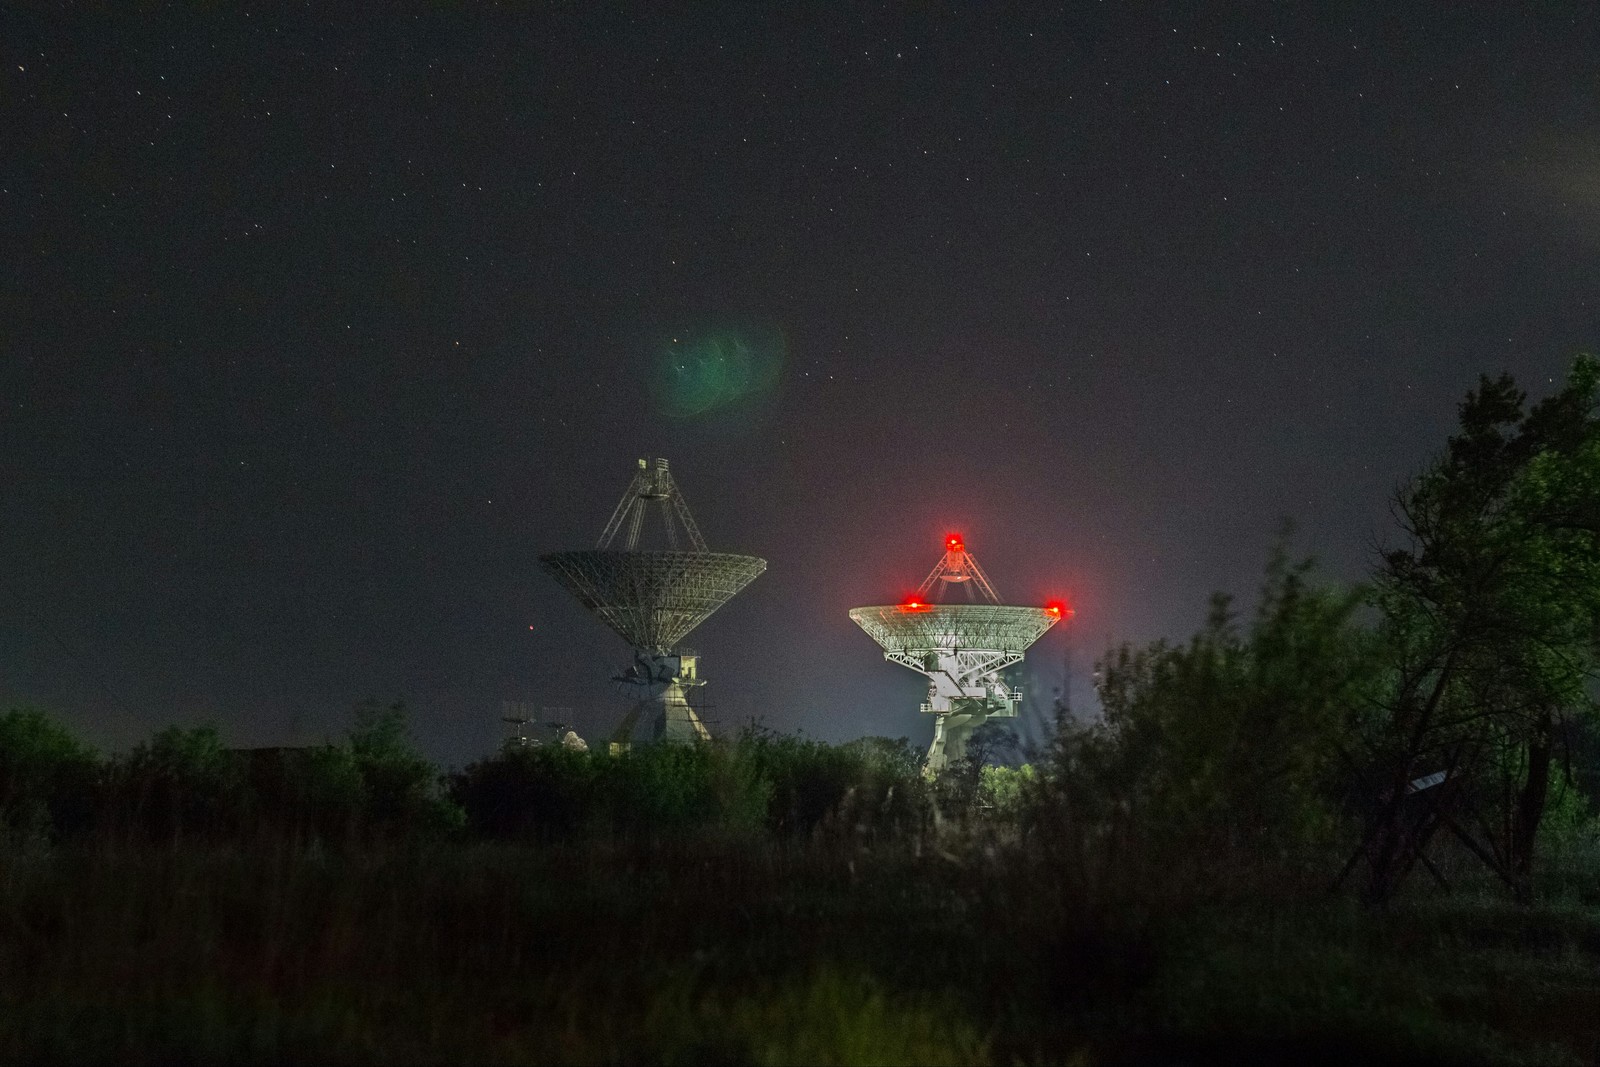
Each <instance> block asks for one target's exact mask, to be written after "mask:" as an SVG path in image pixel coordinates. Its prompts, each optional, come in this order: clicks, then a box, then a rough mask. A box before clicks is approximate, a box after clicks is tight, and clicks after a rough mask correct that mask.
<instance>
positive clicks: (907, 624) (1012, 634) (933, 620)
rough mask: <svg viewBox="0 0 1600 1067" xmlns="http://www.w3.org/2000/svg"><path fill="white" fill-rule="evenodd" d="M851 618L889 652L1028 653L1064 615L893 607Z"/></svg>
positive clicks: (992, 607)
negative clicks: (959, 651) (943, 650)
mask: <svg viewBox="0 0 1600 1067" xmlns="http://www.w3.org/2000/svg"><path fill="white" fill-rule="evenodd" d="M850 618H852V619H854V620H855V623H856V625H857V626H860V627H861V628H862V629H863V630H865V631H867V634H868V635H869V636H871V638H872V639H873V640H874V641H876V642H878V644H879V645H881V646H883V650H884V651H885V652H906V653H918V652H932V651H936V650H940V649H947V650H958V649H959V650H970V651H986V652H987V651H993V652H1025V651H1027V649H1028V646H1029V645H1031V644H1033V643H1034V642H1035V641H1037V640H1039V638H1040V637H1042V636H1043V635H1044V632H1045V631H1046V630H1048V629H1050V627H1052V626H1054V625H1055V624H1056V623H1058V622H1060V621H1061V614H1060V612H1057V611H1051V610H1050V609H1049V608H1021V607H1011V606H1009V605H1005V604H916V605H911V604H889V605H880V606H878V607H869V608H851V609H850Z"/></svg>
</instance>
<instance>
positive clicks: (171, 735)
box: [107, 726, 248, 840]
mask: <svg viewBox="0 0 1600 1067" xmlns="http://www.w3.org/2000/svg"><path fill="white" fill-rule="evenodd" d="M107 799H108V801H109V803H110V805H111V810H110V812H109V813H108V820H107V821H108V823H109V824H111V825H115V826H120V827H123V828H125V829H127V830H130V831H132V832H134V833H137V834H141V835H144V836H147V837H151V838H172V839H173V840H177V839H179V838H182V837H186V836H191V835H199V836H202V837H214V836H219V835H223V834H230V833H237V832H238V831H239V830H241V829H242V828H243V826H244V824H245V819H246V812H247V810H248V802H247V800H246V790H245V776H244V760H243V758H242V757H241V756H240V755H239V754H238V753H236V752H230V751H228V750H227V749H225V748H223V747H222V740H221V738H220V737H219V736H218V734H217V728H216V727H215V726H197V727H193V728H191V729H185V728H183V727H181V726H169V727H168V728H166V729H165V730H162V731H160V732H159V733H157V734H156V735H155V736H154V737H152V738H151V739H150V740H149V741H147V742H145V743H143V744H141V745H138V746H137V747H135V748H134V750H133V751H132V752H130V753H129V754H128V755H127V756H124V757H122V758H121V759H118V760H115V761H114V762H113V763H112V765H111V768H110V788H109V790H108V797H107Z"/></svg>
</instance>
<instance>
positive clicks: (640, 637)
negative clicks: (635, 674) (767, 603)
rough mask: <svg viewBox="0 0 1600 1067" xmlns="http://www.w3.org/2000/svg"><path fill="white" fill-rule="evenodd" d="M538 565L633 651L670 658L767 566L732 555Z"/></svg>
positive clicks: (599, 552)
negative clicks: (676, 649) (674, 650)
mask: <svg viewBox="0 0 1600 1067" xmlns="http://www.w3.org/2000/svg"><path fill="white" fill-rule="evenodd" d="M539 564H540V566H542V567H543V568H544V569H545V570H546V571H548V572H549V573H550V574H551V576H552V577H554V578H555V579H556V581H558V582H560V583H561V584H562V586H563V587H565V588H566V590H567V591H568V592H570V593H571V594H572V595H573V596H574V597H576V598H577V599H578V601H579V602H580V603H581V604H582V605H583V606H584V607H585V608H587V609H588V610H589V611H590V612H592V613H593V614H594V615H595V617H597V618H598V619H599V620H600V621H601V622H603V623H605V624H606V625H607V626H609V627H611V629H613V630H615V631H616V632H617V634H618V635H619V636H620V637H621V638H622V639H623V640H624V641H626V642H628V644H629V645H631V646H632V647H633V648H635V649H638V650H640V651H645V652H653V653H659V654H664V653H667V652H670V651H671V650H672V649H673V648H675V647H676V646H677V644H678V643H679V642H680V641H682V640H683V639H684V638H685V637H687V636H688V635H689V633H690V631H692V630H693V629H694V628H695V627H696V626H699V625H700V624H701V623H702V622H704V621H705V620H706V619H707V618H709V617H710V616H711V614H712V613H713V612H715V611H716V610H717V609H718V608H720V607H722V605H724V604H726V603H727V602H728V601H729V600H731V599H732V598H733V597H734V595H735V594H737V593H738V592H739V591H740V590H741V589H743V588H744V587H745V586H747V585H749V584H750V583H751V582H752V581H754V580H755V578H756V576H757V575H759V574H761V572H762V571H765V570H766V569H767V561H766V560H764V559H760V558H758V557H756V556H741V555H736V554H734V553H730V552H619V551H612V550H608V549H590V550H585V551H576V552H552V553H550V554H548V555H544V556H540V557H539Z"/></svg>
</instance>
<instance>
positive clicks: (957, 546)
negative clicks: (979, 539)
mask: <svg viewBox="0 0 1600 1067" xmlns="http://www.w3.org/2000/svg"><path fill="white" fill-rule="evenodd" d="M944 545H945V547H946V548H948V549H949V550H950V551H952V552H965V551H966V550H967V543H966V542H965V541H963V540H962V539H961V535H960V534H950V535H948V536H947V537H946V538H945V539H944Z"/></svg>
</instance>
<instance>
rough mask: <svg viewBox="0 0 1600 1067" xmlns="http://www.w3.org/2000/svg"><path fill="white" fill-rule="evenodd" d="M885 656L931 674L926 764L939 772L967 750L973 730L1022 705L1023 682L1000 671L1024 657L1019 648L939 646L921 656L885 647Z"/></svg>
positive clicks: (1007, 715) (925, 705) (925, 706)
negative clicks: (1008, 678)
mask: <svg viewBox="0 0 1600 1067" xmlns="http://www.w3.org/2000/svg"><path fill="white" fill-rule="evenodd" d="M883 658H884V659H887V660H889V661H890V662H891V663H898V664H900V665H901V666H903V667H910V668H911V669H912V670H914V671H916V672H917V673H919V674H923V675H926V676H927V678H928V699H927V700H926V701H925V702H924V703H923V705H922V713H923V714H924V715H932V716H934V720H933V744H932V745H930V746H929V748H928V759H927V763H926V767H927V770H928V773H929V774H938V773H939V772H940V771H942V770H944V769H945V768H946V767H948V766H949V765H950V764H951V763H952V762H954V761H956V760H960V759H962V758H963V757H965V756H966V754H967V742H968V741H969V740H970V739H971V738H972V732H973V731H974V730H976V729H977V728H978V727H980V726H982V725H983V724H984V723H986V722H988V721H989V720H990V719H1014V718H1016V717H1017V715H1018V714H1019V713H1020V712H1021V710H1022V687H1021V686H1012V685H1008V684H1007V683H1006V681H1005V680H1004V679H1003V678H1002V677H1001V672H1002V671H1004V670H1005V669H1006V668H1007V667H1014V666H1016V665H1017V664H1018V663H1021V662H1022V653H1021V652H995V651H979V650H967V649H939V650H937V651H932V652H927V653H925V654H923V655H921V656H917V655H915V654H913V653H908V652H885V653H884V654H883Z"/></svg>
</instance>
